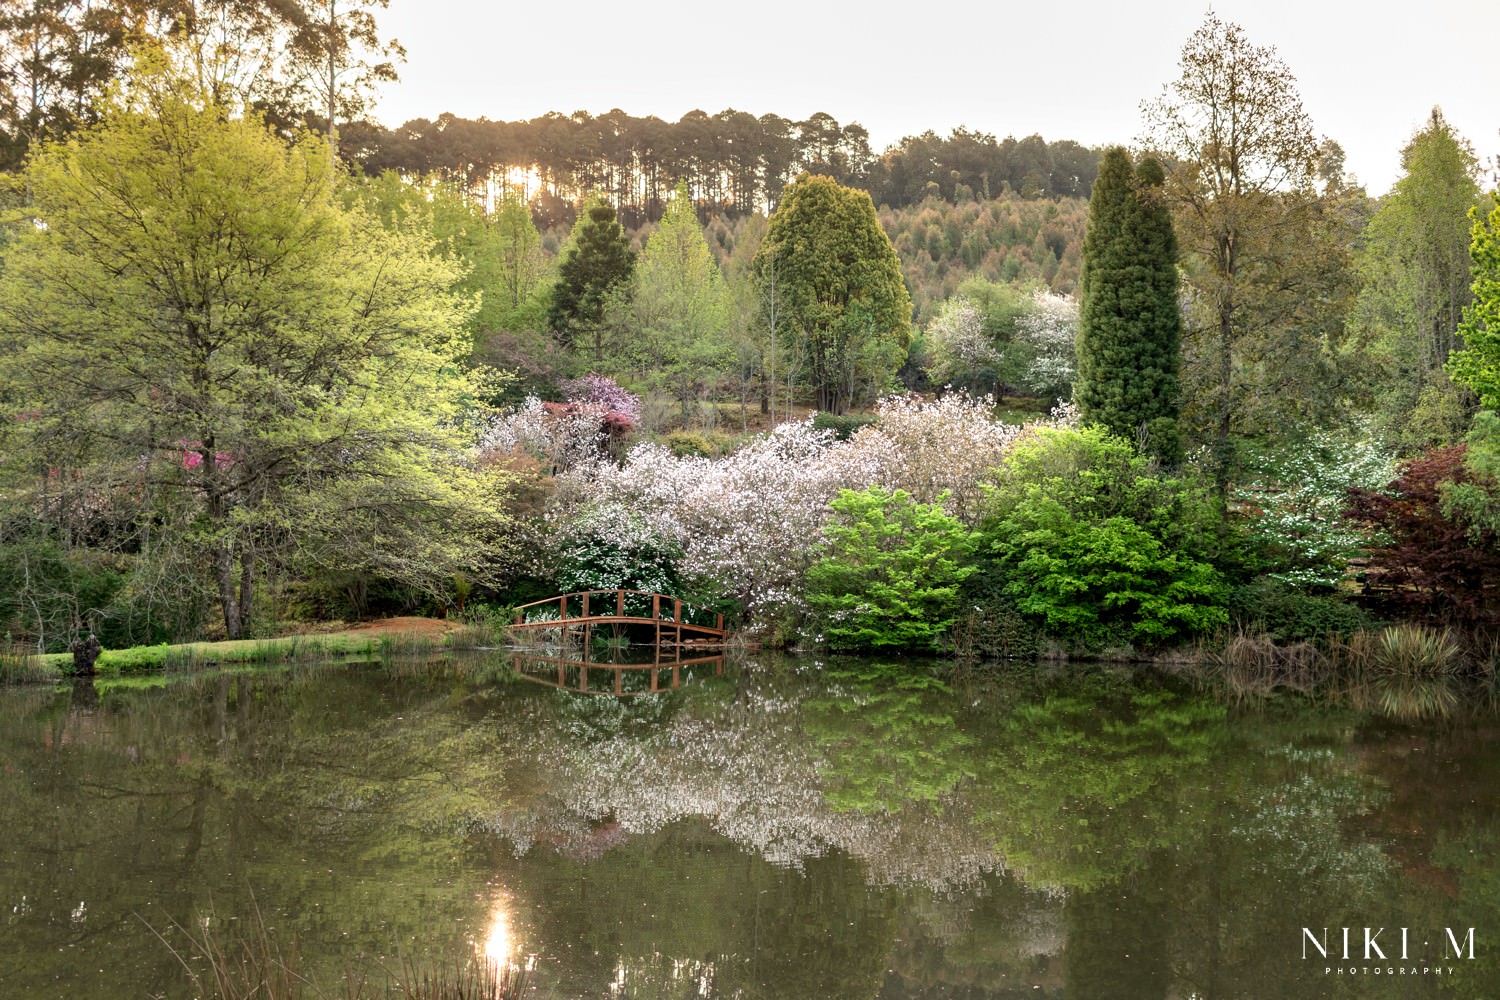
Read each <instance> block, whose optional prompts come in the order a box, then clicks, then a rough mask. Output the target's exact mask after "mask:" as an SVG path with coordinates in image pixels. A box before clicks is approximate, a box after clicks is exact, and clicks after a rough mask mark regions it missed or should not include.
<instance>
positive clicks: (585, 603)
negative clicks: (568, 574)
mask: <svg viewBox="0 0 1500 1000" xmlns="http://www.w3.org/2000/svg"><path fill="white" fill-rule="evenodd" d="M588 616H589V592H588V591H587V590H585V591H584V592H583V617H585V618H587V617H588Z"/></svg>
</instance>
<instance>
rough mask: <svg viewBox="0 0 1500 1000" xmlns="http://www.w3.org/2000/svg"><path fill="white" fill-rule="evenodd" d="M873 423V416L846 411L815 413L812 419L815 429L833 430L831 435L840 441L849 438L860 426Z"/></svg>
mask: <svg viewBox="0 0 1500 1000" xmlns="http://www.w3.org/2000/svg"><path fill="white" fill-rule="evenodd" d="M873 423H875V418H874V417H872V416H870V415H869V414H866V413H846V414H844V415H842V416H836V415H834V414H832V413H815V414H813V420H812V425H813V428H814V429H815V430H820V431H833V436H834V437H835V438H837V439H838V440H840V441H847V440H849V439H850V438H851V437H853V436H854V433H855V432H856V431H858V430H859V429H860V428H861V427H868V426H870V425H871V424H873Z"/></svg>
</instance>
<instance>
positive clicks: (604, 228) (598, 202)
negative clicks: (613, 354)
mask: <svg viewBox="0 0 1500 1000" xmlns="http://www.w3.org/2000/svg"><path fill="white" fill-rule="evenodd" d="M634 269H635V254H634V253H633V252H632V251H631V249H630V242H629V240H627V239H626V237H625V230H624V229H623V228H622V227H621V226H620V220H619V219H618V218H616V217H615V210H614V209H613V208H612V207H610V204H609V203H608V202H607V201H605V200H604V199H603V198H599V197H594V198H591V199H589V201H588V202H587V203H586V204H585V205H584V207H583V211H582V212H580V213H579V215H578V222H577V224H575V225H574V226H573V233H572V236H571V237H570V238H569V240H568V248H567V250H565V251H564V252H563V261H562V265H561V266H560V267H559V268H558V273H557V287H556V288H554V289H553V291H552V308H551V309H550V310H549V311H548V314H547V321H548V323H549V325H550V326H551V327H552V330H553V331H554V332H555V333H556V334H557V336H558V339H559V340H561V341H562V342H563V343H564V344H566V345H569V346H572V345H573V344H574V343H575V342H576V341H577V339H578V337H579V335H580V334H587V335H590V336H592V338H593V348H594V354H595V357H596V358H597V357H598V355H599V354H600V353H602V351H603V342H602V340H601V336H600V331H601V327H602V324H603V320H604V309H605V306H606V304H607V303H608V301H609V296H610V293H611V292H613V291H615V289H616V288H618V287H621V286H624V285H625V283H626V282H627V281H628V280H629V278H630V275H631V272H632V271H633V270H634Z"/></svg>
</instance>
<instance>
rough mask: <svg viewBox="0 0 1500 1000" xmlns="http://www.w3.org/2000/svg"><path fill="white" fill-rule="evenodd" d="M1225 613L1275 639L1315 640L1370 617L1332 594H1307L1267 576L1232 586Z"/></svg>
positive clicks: (1345, 632)
mask: <svg viewBox="0 0 1500 1000" xmlns="http://www.w3.org/2000/svg"><path fill="white" fill-rule="evenodd" d="M1229 613H1230V615H1231V617H1232V618H1233V620H1234V622H1235V623H1236V624H1237V625H1239V626H1241V627H1242V628H1244V629H1246V630H1247V631H1251V632H1256V633H1264V634H1266V635H1268V636H1270V637H1271V638H1272V639H1275V640H1276V641H1278V642H1318V641H1323V640H1326V639H1330V638H1334V637H1340V638H1342V637H1346V636H1349V635H1352V634H1353V633H1355V632H1358V631H1360V630H1361V629H1367V628H1370V627H1371V626H1372V625H1373V624H1374V619H1373V618H1371V617H1370V615H1369V613H1368V612H1366V611H1365V610H1364V609H1363V608H1360V607H1359V606H1358V605H1354V604H1350V603H1349V602H1348V601H1345V600H1343V599H1342V598H1340V597H1338V596H1337V595H1333V594H1309V593H1307V592H1305V591H1303V590H1300V589H1298V588H1297V587H1294V586H1292V585H1291V584H1289V583H1285V582H1283V581H1281V580H1278V579H1273V578H1271V577H1263V578H1261V579H1259V580H1255V581H1252V582H1251V583H1247V584H1244V585H1242V586H1239V587H1236V588H1234V590H1233V591H1232V592H1231V594H1230V596H1229Z"/></svg>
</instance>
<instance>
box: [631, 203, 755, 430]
mask: <svg viewBox="0 0 1500 1000" xmlns="http://www.w3.org/2000/svg"><path fill="white" fill-rule="evenodd" d="M630 300H631V301H630V309H631V312H632V318H633V321H634V322H633V324H632V326H633V332H632V334H631V336H630V338H629V350H628V354H629V355H630V356H631V357H632V358H634V359H635V361H636V363H637V367H638V369H639V370H640V372H641V374H642V375H643V376H645V377H648V378H650V377H659V378H661V379H663V380H664V381H665V384H666V387H667V388H668V390H669V391H670V392H671V393H672V395H673V396H674V397H676V399H677V400H678V402H679V403H680V404H681V405H682V409H683V412H684V414H686V412H687V408H688V406H689V404H691V403H692V402H694V401H695V400H697V399H698V398H699V397H700V396H702V395H703V393H704V392H705V391H706V390H707V389H708V388H709V387H710V386H711V384H712V383H713V381H714V379H715V377H716V376H717V375H718V374H719V373H721V372H723V371H724V370H725V369H727V368H728V367H729V364H730V358H731V354H730V345H729V341H728V337H727V336H726V330H727V327H728V325H729V315H730V308H731V301H730V296H729V289H728V288H727V287H726V285H725V283H724V277H723V275H722V274H721V273H720V272H719V264H718V262H717V261H716V260H714V255H713V253H712V252H710V251H709V249H708V243H707V241H706V240H704V238H703V229H702V227H701V226H700V225H699V224H698V213H697V211H696V210H695V209H694V208H693V202H692V199H691V198H690V197H689V195H688V189H687V185H686V184H679V185H678V186H677V191H676V193H675V194H674V195H673V197H672V201H671V203H670V204H669V205H668V206H667V211H666V214H665V215H663V216H662V219H661V223H660V225H658V226H657V227H656V230H655V231H654V232H653V233H652V234H651V235H650V237H648V238H647V240H646V245H645V247H643V248H642V250H641V256H640V260H639V261H637V262H636V267H635V276H634V278H633V288H632V292H631V297H630Z"/></svg>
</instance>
